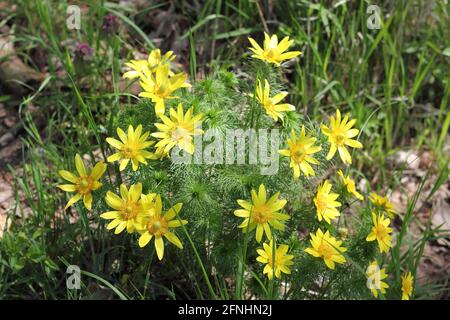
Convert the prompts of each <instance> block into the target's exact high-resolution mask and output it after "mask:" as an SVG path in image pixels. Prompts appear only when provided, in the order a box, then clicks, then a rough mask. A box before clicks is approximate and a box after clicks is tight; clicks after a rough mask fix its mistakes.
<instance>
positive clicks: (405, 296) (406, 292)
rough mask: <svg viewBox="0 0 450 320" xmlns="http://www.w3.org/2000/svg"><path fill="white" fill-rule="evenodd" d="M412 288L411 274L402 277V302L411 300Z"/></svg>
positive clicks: (412, 279)
mask: <svg viewBox="0 0 450 320" xmlns="http://www.w3.org/2000/svg"><path fill="white" fill-rule="evenodd" d="M413 288H414V277H413V275H412V274H411V272H408V273H405V274H403V275H402V300H409V299H410V298H411V295H412V292H413Z"/></svg>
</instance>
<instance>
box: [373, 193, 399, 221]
mask: <svg viewBox="0 0 450 320" xmlns="http://www.w3.org/2000/svg"><path fill="white" fill-rule="evenodd" d="M369 199H370V201H371V202H372V203H373V204H374V205H375V206H376V207H377V208H378V209H380V210H382V211H384V212H386V213H387V214H388V216H389V217H390V218H391V219H392V218H394V215H395V214H396V212H395V209H394V205H393V204H392V202H390V201H389V200H388V198H387V197H382V196H380V195H378V194H376V193H375V192H372V193H371V194H370V196H369Z"/></svg>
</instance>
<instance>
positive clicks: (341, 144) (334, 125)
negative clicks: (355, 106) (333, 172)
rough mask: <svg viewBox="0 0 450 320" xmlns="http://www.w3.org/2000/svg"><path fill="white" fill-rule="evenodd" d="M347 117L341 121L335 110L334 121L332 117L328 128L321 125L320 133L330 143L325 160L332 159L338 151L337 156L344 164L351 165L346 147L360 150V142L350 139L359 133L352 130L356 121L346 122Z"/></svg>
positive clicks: (338, 113)
mask: <svg viewBox="0 0 450 320" xmlns="http://www.w3.org/2000/svg"><path fill="white" fill-rule="evenodd" d="M348 120H349V119H348V115H346V116H345V117H344V119H342V121H341V112H340V111H339V109H337V110H336V119H335V118H334V116H332V117H331V120H330V128H328V127H327V126H325V125H323V124H322V125H321V128H322V132H323V133H324V134H325V135H326V136H327V137H328V141H329V142H330V151H329V152H328V155H327V160H330V159H331V158H333V156H334V154H335V153H336V151H339V156H340V157H341V159H342V161H343V162H344V163H349V164H351V163H352V157H351V156H350V153H349V152H348V150H347V148H346V146H349V147H352V148H362V147H363V145H362V143H361V142H359V141H357V140H354V139H351V138H353V137H356V136H357V135H358V133H359V130H358V129H352V127H353V125H354V124H355V122H356V119H352V120H350V121H348Z"/></svg>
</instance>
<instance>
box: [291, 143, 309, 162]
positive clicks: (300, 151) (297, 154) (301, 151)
mask: <svg viewBox="0 0 450 320" xmlns="http://www.w3.org/2000/svg"><path fill="white" fill-rule="evenodd" d="M305 156H306V153H305V148H304V147H303V146H298V147H297V148H296V149H295V151H294V152H293V158H294V161H295V162H296V163H300V162H303V160H304V159H305Z"/></svg>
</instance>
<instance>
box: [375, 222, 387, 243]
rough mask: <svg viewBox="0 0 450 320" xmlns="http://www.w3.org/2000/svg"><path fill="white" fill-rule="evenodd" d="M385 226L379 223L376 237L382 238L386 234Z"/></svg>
mask: <svg viewBox="0 0 450 320" xmlns="http://www.w3.org/2000/svg"><path fill="white" fill-rule="evenodd" d="M387 234H388V232H387V228H386V227H385V226H384V225H382V224H381V223H380V224H378V226H377V239H384V238H385V237H386V236H387Z"/></svg>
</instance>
